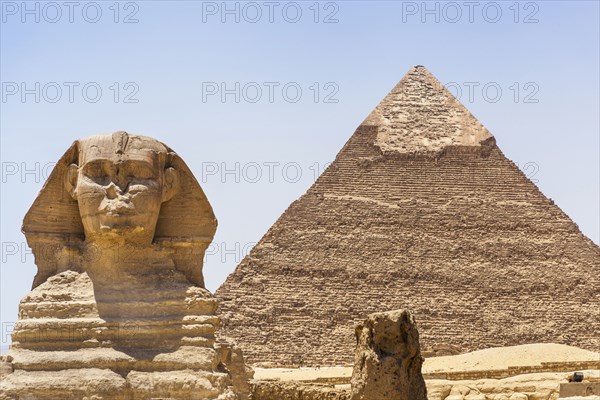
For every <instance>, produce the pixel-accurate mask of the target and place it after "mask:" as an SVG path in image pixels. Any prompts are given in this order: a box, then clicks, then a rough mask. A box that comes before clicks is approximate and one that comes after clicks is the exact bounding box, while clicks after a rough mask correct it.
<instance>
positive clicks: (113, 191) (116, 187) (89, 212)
mask: <svg viewBox="0 0 600 400" xmlns="http://www.w3.org/2000/svg"><path fill="white" fill-rule="evenodd" d="M77 145H78V156H79V157H78V160H77V161H78V162H77V163H72V164H71V165H69V167H68V170H67V174H66V176H65V188H66V190H67V192H68V193H69V194H70V195H71V197H72V198H73V199H74V200H75V201H77V204H78V207H79V214H80V216H81V221H82V223H83V228H84V233H85V239H86V240H87V241H93V242H98V241H102V240H105V239H109V240H110V239H118V240H123V241H126V242H131V243H137V244H141V245H143V244H150V243H151V242H152V240H153V239H154V233H155V230H156V224H157V221H158V216H159V215H160V208H161V205H162V203H163V202H165V201H168V200H170V199H171V198H172V197H173V196H174V195H175V193H176V192H177V190H178V189H179V179H178V177H179V175H178V171H177V170H176V169H175V168H173V167H171V166H169V157H170V154H169V152H168V151H167V149H166V147H165V146H164V145H163V144H162V143H160V142H158V141H156V140H154V139H151V138H148V137H144V136H137V135H128V134H127V133H126V132H115V133H113V134H112V135H102V136H93V137H91V138H88V139H83V140H79V141H78V143H77Z"/></svg>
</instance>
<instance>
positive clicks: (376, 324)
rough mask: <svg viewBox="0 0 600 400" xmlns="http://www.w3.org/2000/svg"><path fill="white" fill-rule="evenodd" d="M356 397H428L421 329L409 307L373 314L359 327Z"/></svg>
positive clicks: (379, 399)
mask: <svg viewBox="0 0 600 400" xmlns="http://www.w3.org/2000/svg"><path fill="white" fill-rule="evenodd" d="M356 341H357V345H356V355H355V361H354V371H353V373H352V400H385V399H395V400H427V391H426V389H425V381H424V380H423V375H422V374H421V367H422V365H423V357H421V350H420V345H419V332H418V331H417V326H416V323H415V321H414V319H413V317H412V315H411V314H410V313H409V312H408V311H406V310H397V311H390V312H385V313H377V314H371V315H370V316H369V317H368V318H367V320H366V321H365V322H364V324H362V325H359V326H358V327H357V328H356Z"/></svg>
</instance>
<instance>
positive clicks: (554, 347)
mask: <svg viewBox="0 0 600 400" xmlns="http://www.w3.org/2000/svg"><path fill="white" fill-rule="evenodd" d="M569 361H598V368H599V369H600V353H597V352H593V351H589V350H584V349H580V348H578V347H573V346H567V345H562V344H554V343H536V344H526V345H520V346H510V347H497V348H491V349H485V350H479V351H474V352H471V353H465V354H459V355H456V356H444V357H432V358H427V359H426V360H425V363H424V365H423V373H425V374H426V373H433V372H457V371H477V370H498V369H506V368H508V367H515V366H535V365H541V364H542V363H543V362H569ZM351 376H352V368H351V367H322V368H320V369H317V368H255V374H254V379H280V380H282V381H314V380H316V379H336V378H337V379H340V378H349V377H351Z"/></svg>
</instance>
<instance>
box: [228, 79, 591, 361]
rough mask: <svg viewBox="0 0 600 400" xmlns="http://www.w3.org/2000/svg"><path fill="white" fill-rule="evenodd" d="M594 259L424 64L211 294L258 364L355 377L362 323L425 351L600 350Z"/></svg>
mask: <svg viewBox="0 0 600 400" xmlns="http://www.w3.org/2000/svg"><path fill="white" fill-rule="evenodd" d="M599 260H600V248H599V247H598V246H597V245H595V244H594V243H593V242H592V241H591V240H589V239H588V238H586V237H585V236H584V235H583V234H582V233H581V232H580V230H579V229H578V227H577V226H576V225H575V223H573V221H572V220H571V219H570V218H569V217H568V216H567V215H566V214H565V213H563V212H562V211H561V210H560V208H558V207H557V206H556V205H555V204H554V203H553V202H552V200H550V199H548V198H546V197H545V196H544V195H543V194H542V193H541V192H540V191H539V189H538V188H537V187H536V186H535V185H534V184H533V183H532V182H531V181H529V180H528V179H527V177H526V176H525V175H524V174H523V173H522V172H521V171H520V170H519V169H518V168H517V166H516V165H515V164H514V163H513V162H511V161H510V160H508V159H507V158H506V157H505V156H504V155H503V154H502V152H501V151H500V149H499V148H498V147H497V146H496V143H495V140H494V138H493V137H492V136H491V135H490V133H489V132H488V131H487V130H486V129H485V128H484V127H483V126H482V125H481V124H480V123H479V122H477V121H476V120H475V118H474V117H473V116H472V115H471V114H470V113H469V112H468V111H467V110H466V109H465V108H464V107H463V106H462V105H461V104H460V103H459V102H458V101H457V100H456V99H454V98H453V97H452V96H451V94H450V93H448V92H447V91H446V90H445V89H443V87H442V85H441V84H440V83H439V82H438V81H437V80H435V78H433V76H432V75H431V74H430V73H429V72H428V71H427V70H425V69H424V68H423V67H415V68H413V69H412V70H411V71H410V72H409V73H408V74H407V75H406V76H405V77H404V78H403V80H402V81H401V82H400V83H399V84H398V86H396V88H394V90H393V91H392V92H391V93H390V94H389V95H388V96H387V97H386V98H385V99H384V101H382V103H381V104H380V105H379V106H378V107H377V108H376V109H375V111H374V112H373V113H371V114H370V115H369V117H367V119H365V121H364V122H363V123H362V124H361V125H360V126H359V127H358V129H357V130H356V132H355V133H354V135H353V136H352V137H351V138H350V140H349V141H348V142H347V143H346V144H345V146H344V147H343V148H342V150H341V151H340V152H339V154H338V155H337V157H336V159H335V161H334V162H333V163H332V165H331V166H330V167H329V168H328V169H327V170H326V171H325V172H324V173H323V174H322V175H321V177H320V178H319V179H318V180H317V181H316V182H315V183H314V185H313V186H312V187H311V188H310V189H309V190H308V191H307V192H306V193H305V194H304V195H303V196H302V197H300V198H299V199H298V200H297V201H295V202H293V203H292V204H291V205H290V206H289V208H288V209H287V210H286V211H285V212H284V213H283V215H282V216H281V217H280V218H279V220H278V221H277V222H276V223H275V224H274V225H273V226H272V227H271V228H270V229H269V231H268V232H267V233H266V234H265V235H264V237H263V238H262V239H261V240H260V242H259V243H258V244H257V245H256V246H255V247H254V248H253V249H252V251H251V252H250V254H249V255H248V256H247V257H246V258H244V260H242V262H241V263H240V264H239V265H238V267H237V268H236V270H235V271H234V273H232V274H231V275H230V276H229V277H228V279H227V280H226V282H225V283H224V284H223V285H222V286H221V287H220V288H219V289H218V291H217V293H216V296H217V298H218V299H219V302H220V306H219V307H220V309H219V310H220V311H219V312H220V314H221V317H222V319H223V330H222V331H221V334H223V335H224V336H227V337H232V338H234V339H235V340H236V341H237V343H238V344H239V345H240V346H241V348H242V349H243V351H244V354H245V356H247V360H248V361H249V362H251V363H257V362H270V363H277V364H290V363H291V362H297V361H299V360H300V359H302V360H303V362H304V364H306V365H335V364H351V363H352V361H353V360H352V355H353V349H354V346H355V344H356V343H355V339H354V327H355V326H356V325H357V324H359V323H360V322H361V321H362V320H363V319H364V317H365V315H367V314H370V313H374V312H380V311H386V310H393V309H400V308H402V309H410V310H411V311H412V313H413V315H415V318H416V320H417V322H418V324H419V327H420V337H421V344H422V347H423V349H424V350H425V352H426V353H425V354H427V352H429V354H434V353H435V352H436V351H438V353H437V354H439V352H440V351H442V350H444V349H445V350H448V349H452V351H471V350H477V349H482V348H487V347H495V346H509V345H517V344H524V343H534V342H555V343H565V344H569V345H574V346H579V347H583V348H587V349H590V350H595V351H597V350H598V349H599V348H600V337H599V336H598V334H597V332H598V331H599V330H600V326H599V324H598V321H600V298H599V296H598V291H597V288H598V287H599V284H600V278H599V276H600V273H599V271H600V261H599Z"/></svg>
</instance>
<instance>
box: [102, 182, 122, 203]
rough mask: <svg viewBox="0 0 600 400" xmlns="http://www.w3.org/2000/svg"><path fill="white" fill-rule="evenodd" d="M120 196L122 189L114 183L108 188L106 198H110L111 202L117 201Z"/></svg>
mask: <svg viewBox="0 0 600 400" xmlns="http://www.w3.org/2000/svg"><path fill="white" fill-rule="evenodd" d="M119 194H121V189H120V188H119V187H118V186H117V185H115V184H114V182H111V183H110V185H108V187H107V188H106V197H108V198H109V199H110V200H113V199H116V198H117V197H118V196H119Z"/></svg>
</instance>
